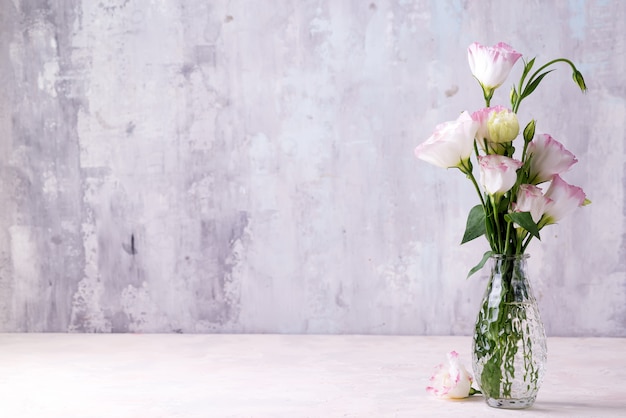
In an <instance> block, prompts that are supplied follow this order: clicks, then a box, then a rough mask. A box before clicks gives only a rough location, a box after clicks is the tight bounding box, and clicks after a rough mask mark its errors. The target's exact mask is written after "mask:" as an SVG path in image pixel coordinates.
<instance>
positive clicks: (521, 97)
mask: <svg viewBox="0 0 626 418" xmlns="http://www.w3.org/2000/svg"><path fill="white" fill-rule="evenodd" d="M557 62H565V63H567V64H569V66H570V67H572V70H574V71H577V70H576V66H575V65H574V63H573V62H571V61H570V60H568V59H566V58H557V59H553V60H552V61H550V62H548V63H546V64H544V65H542V66H541V67H540V68H539V69H538V70H537V71H535V72H534V73H533V75H532V76H530V78H529V79H528V82H527V83H526V87H524V88H523V89H522V85H523V84H524V78H523V77H522V79H521V80H520V83H519V86H518V89H519V96H518V97H517V100H516V102H515V104H514V105H513V109H512V110H513V112H515V113H517V111H518V110H519V107H520V105H521V104H522V100H524V97H525V96H524V90H525V89H526V88H528V86H529V85H530V84H531V83H532V82H533V81H534V80H535V78H537V76H539V73H540V72H541V71H542V70H544V69H546V68H548V67H549V66H551V65H552V64H556V63H557Z"/></svg>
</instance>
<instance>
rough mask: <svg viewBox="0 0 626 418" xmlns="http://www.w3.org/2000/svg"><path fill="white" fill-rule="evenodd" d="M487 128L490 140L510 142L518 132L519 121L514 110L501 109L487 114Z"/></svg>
mask: <svg viewBox="0 0 626 418" xmlns="http://www.w3.org/2000/svg"><path fill="white" fill-rule="evenodd" d="M487 129H488V130H489V138H490V140H491V142H496V143H503V142H511V141H513V140H514V139H515V137H517V134H519V122H518V121H517V116H516V115H515V113H514V112H511V111H510V110H508V109H503V110H501V111H499V112H492V113H491V114H490V115H489V120H488V122H487Z"/></svg>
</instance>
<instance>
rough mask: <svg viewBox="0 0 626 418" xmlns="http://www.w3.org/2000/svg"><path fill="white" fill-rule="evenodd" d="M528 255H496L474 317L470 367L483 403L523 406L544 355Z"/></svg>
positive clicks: (537, 381) (537, 382) (532, 394)
mask: <svg viewBox="0 0 626 418" xmlns="http://www.w3.org/2000/svg"><path fill="white" fill-rule="evenodd" d="M528 257H529V256H528V255H525V254H521V255H515V256H503V255H496V256H493V257H492V258H491V275H490V277H489V283H488V285H487V290H486V292H485V296H484V297H483V301H482V306H481V308H480V312H479V313H478V318H477V320H476V328H475V331H474V338H473V350H472V351H473V362H472V366H473V370H474V378H475V379H476V383H477V384H478V386H479V387H480V389H481V391H482V393H483V395H484V397H485V400H486V402H487V404H488V405H489V406H492V407H495V408H509V409H520V408H528V407H530V406H532V404H533V403H534V402H535V398H536V396H537V392H538V391H539V387H540V386H541V382H542V380H543V375H544V372H545V365H546V359H547V346H546V335H545V331H544V327H543V323H542V322H541V318H540V317H539V309H538V307H537V301H536V300H535V296H534V295H533V292H532V290H531V287H530V283H529V281H528V275H527V264H526V260H527V259H528Z"/></svg>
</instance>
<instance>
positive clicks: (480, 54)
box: [467, 42, 522, 92]
mask: <svg viewBox="0 0 626 418" xmlns="http://www.w3.org/2000/svg"><path fill="white" fill-rule="evenodd" d="M521 56H522V54H520V53H519V52H517V51H515V50H514V49H513V48H512V47H511V46H509V45H507V44H505V43H504V42H499V43H497V44H496V45H494V46H483V45H481V44H479V43H478V42H474V43H473V44H471V45H470V46H469V48H468V49H467V59H468V62H469V66H470V70H471V71H472V74H473V75H474V77H476V79H477V80H478V82H479V83H480V85H481V86H483V89H484V90H485V91H487V92H489V91H492V90H495V89H496V88H498V87H500V85H502V83H504V81H505V80H506V78H507V77H508V76H509V73H510V72H511V68H513V65H515V62H516V61H517V60H518V59H519V58H520V57H521Z"/></svg>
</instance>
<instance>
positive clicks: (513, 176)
mask: <svg viewBox="0 0 626 418" xmlns="http://www.w3.org/2000/svg"><path fill="white" fill-rule="evenodd" d="M478 164H479V165H480V181H481V183H482V185H483V187H484V188H485V191H486V192H487V193H488V194H489V195H491V196H496V195H502V194H504V193H506V192H508V191H509V190H511V188H512V187H513V186H514V185H515V182H516V181H517V169H518V168H520V167H521V166H522V163H521V161H518V160H515V159H513V158H509V157H506V156H504V155H498V154H490V155H485V156H481V157H479V158H478Z"/></svg>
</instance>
